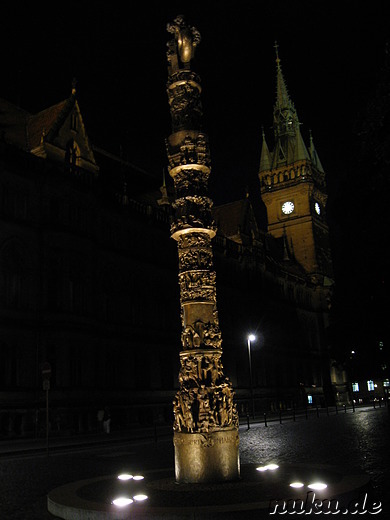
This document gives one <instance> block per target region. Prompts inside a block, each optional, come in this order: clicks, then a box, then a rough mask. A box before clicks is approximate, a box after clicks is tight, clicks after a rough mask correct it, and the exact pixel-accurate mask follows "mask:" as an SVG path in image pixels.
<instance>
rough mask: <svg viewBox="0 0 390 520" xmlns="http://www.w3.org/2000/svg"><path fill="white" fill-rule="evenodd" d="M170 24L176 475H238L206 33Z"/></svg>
mask: <svg viewBox="0 0 390 520" xmlns="http://www.w3.org/2000/svg"><path fill="white" fill-rule="evenodd" d="M167 30H168V32H169V33H171V34H172V35H173V37H172V39H171V40H170V41H169V42H168V53H167V56H168V75H169V77H168V84H167V93H168V101H169V106H170V112H171V118H172V134H171V135H170V136H169V137H168V139H167V142H166V146H167V156H168V170H169V173H170V176H171V177H172V178H173V181H174V186H175V195H176V196H175V202H174V203H173V209H174V218H173V221H172V224H171V235H172V238H174V239H175V240H176V241H177V245H178V254H179V286H180V306H181V321H182V334H181V343H182V351H181V352H180V372H179V390H178V392H177V394H176V396H175V399H174V402H173V409H174V417H175V419H174V425H173V429H174V446H175V474H176V481H177V482H179V483H196V482H199V483H201V482H218V481H225V480H234V479H237V478H238V477H239V473H240V464H239V456H238V445H239V438H238V414H237V410H236V406H235V404H234V401H233V396H234V394H233V388H232V384H231V382H230V381H229V378H227V377H225V376H224V373H223V366H222V362H221V355H222V350H221V348H222V337H221V331H220V329H219V322H218V312H217V300H216V288H215V287H216V286H215V284H216V277H215V272H214V270H213V253H212V244H211V240H212V238H213V237H214V236H215V232H216V229H215V225H214V222H213V219H212V216H211V208H212V201H211V199H210V198H209V197H208V196H207V184H208V179H209V175H210V171H211V163H210V150H209V144H208V138H207V135H206V134H204V133H203V132H202V131H201V130H200V129H201V119H202V105H201V99H200V94H201V87H200V78H199V77H198V75H197V74H196V73H195V72H193V71H191V70H190V62H191V59H192V58H193V56H194V51H195V47H196V46H197V45H198V43H199V42H200V34H199V32H198V31H197V30H196V29H195V28H193V27H192V28H190V27H188V26H187V25H186V23H185V21H184V19H183V17H181V16H178V17H177V18H176V19H175V20H174V22H173V23H170V24H168V26H167Z"/></svg>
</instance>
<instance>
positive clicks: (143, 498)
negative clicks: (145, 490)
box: [133, 495, 148, 502]
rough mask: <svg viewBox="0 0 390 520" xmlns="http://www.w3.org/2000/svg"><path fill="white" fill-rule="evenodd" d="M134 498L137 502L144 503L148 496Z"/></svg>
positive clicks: (135, 496)
mask: <svg viewBox="0 0 390 520" xmlns="http://www.w3.org/2000/svg"><path fill="white" fill-rule="evenodd" d="M133 498H134V500H135V501H136V502H142V501H143V500H146V499H147V498H148V496H147V495H134V496H133Z"/></svg>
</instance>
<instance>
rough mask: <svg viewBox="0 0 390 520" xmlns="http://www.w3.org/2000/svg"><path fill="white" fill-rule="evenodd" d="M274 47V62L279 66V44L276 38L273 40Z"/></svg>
mask: <svg viewBox="0 0 390 520" xmlns="http://www.w3.org/2000/svg"><path fill="white" fill-rule="evenodd" d="M274 49H275V54H276V64H277V66H278V68H279V67H280V58H279V52H278V49H279V45H278V42H277V41H276V40H275V45H274Z"/></svg>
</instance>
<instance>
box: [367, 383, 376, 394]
mask: <svg viewBox="0 0 390 520" xmlns="http://www.w3.org/2000/svg"><path fill="white" fill-rule="evenodd" d="M367 388H368V391H369V392H373V391H374V389H375V386H374V381H367Z"/></svg>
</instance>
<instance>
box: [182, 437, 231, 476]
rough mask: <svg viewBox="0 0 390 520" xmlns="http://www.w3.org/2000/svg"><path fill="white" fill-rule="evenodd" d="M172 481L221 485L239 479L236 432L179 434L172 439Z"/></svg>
mask: <svg viewBox="0 0 390 520" xmlns="http://www.w3.org/2000/svg"><path fill="white" fill-rule="evenodd" d="M173 443H174V446H175V476H176V482H178V483H179V484H182V483H187V484H188V483H197V482H203V483H205V482H223V481H229V480H237V479H238V478H239V476H240V464H239V453H238V446H239V439H238V432H237V430H236V429H231V430H224V431H223V430H222V431H221V430H219V431H215V432H211V433H180V432H175V433H174V437H173Z"/></svg>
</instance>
